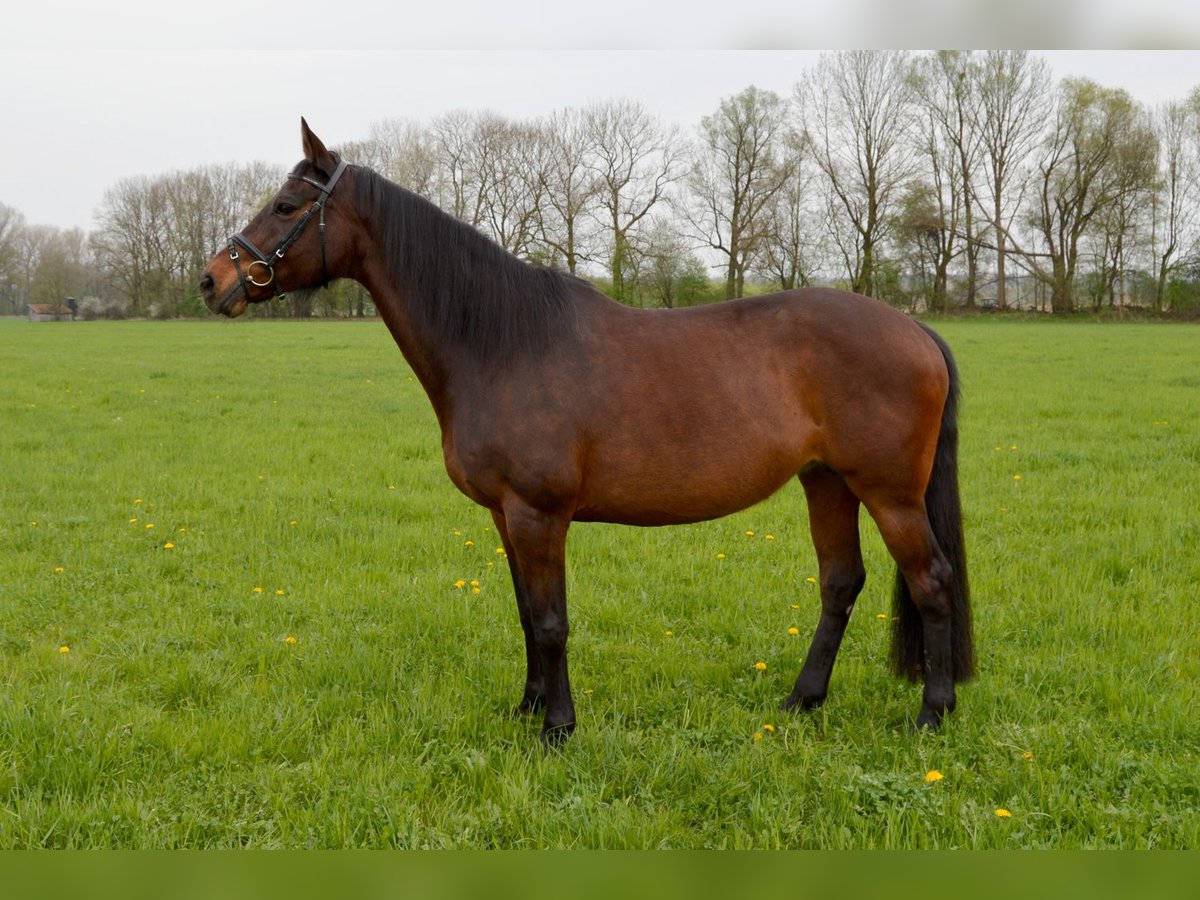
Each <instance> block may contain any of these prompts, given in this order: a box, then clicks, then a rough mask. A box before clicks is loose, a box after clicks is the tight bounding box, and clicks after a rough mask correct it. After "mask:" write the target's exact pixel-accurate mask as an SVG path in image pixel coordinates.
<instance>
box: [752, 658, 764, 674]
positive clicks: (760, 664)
mask: <svg viewBox="0 0 1200 900" xmlns="http://www.w3.org/2000/svg"><path fill="white" fill-rule="evenodd" d="M754 668H756V669H758V671H760V672H765V671H767V664H766V663H765V662H763V661H762V660H761V659H760V660H759V661H758V662H756V663H755V664H754Z"/></svg>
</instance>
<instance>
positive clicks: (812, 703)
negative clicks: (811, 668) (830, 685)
mask: <svg viewBox="0 0 1200 900" xmlns="http://www.w3.org/2000/svg"><path fill="white" fill-rule="evenodd" d="M824 702H825V696H824V695H821V696H819V697H817V696H812V697H806V696H802V695H800V696H798V695H796V694H791V695H790V696H788V698H787V699H786V700H784V701H783V702H782V703H781V704H779V708H780V709H782V710H783V711H784V712H796V711H797V710H801V711H804V712H807V711H808V710H810V709H816V708H817V707H818V706H820V705H821V704H822V703H824Z"/></svg>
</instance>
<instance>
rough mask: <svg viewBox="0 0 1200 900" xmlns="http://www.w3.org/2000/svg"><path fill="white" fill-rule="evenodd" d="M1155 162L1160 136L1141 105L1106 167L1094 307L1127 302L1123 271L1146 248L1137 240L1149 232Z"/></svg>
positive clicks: (1098, 241) (1099, 223) (1099, 216)
mask: <svg viewBox="0 0 1200 900" xmlns="http://www.w3.org/2000/svg"><path fill="white" fill-rule="evenodd" d="M1157 162H1158V138H1157V136H1156V134H1155V132H1154V130H1153V128H1152V127H1151V124H1150V120H1149V117H1148V116H1147V115H1146V113H1145V111H1144V110H1143V109H1141V108H1140V107H1139V108H1137V109H1136V110H1135V112H1134V115H1133V116H1132V117H1131V119H1130V121H1129V122H1128V123H1127V125H1126V127H1125V129H1124V130H1123V133H1122V134H1121V135H1120V139H1119V140H1118V143H1117V145H1116V147H1115V148H1114V153H1113V158H1112V161H1111V163H1110V166H1109V169H1110V173H1109V190H1110V192H1111V194H1112V199H1111V202H1110V203H1108V204H1107V205H1106V207H1105V208H1104V209H1103V210H1102V211H1101V212H1100V213H1099V214H1098V215H1097V216H1096V219H1095V223H1096V226H1097V227H1096V232H1097V233H1096V234H1095V235H1094V240H1095V244H1096V245H1097V246H1098V247H1099V248H1100V252H1099V253H1098V254H1097V257H1098V259H1097V266H1096V268H1097V272H1096V274H1097V275H1098V278H1097V279H1095V281H1096V283H1097V285H1098V286H1099V289H1098V290H1097V291H1096V292H1095V294H1094V297H1093V305H1094V306H1095V307H1097V308H1098V307H1099V305H1100V303H1101V302H1102V301H1103V299H1104V298H1107V299H1108V305H1109V306H1115V305H1119V304H1123V303H1124V301H1125V286H1126V273H1127V271H1128V268H1129V260H1130V258H1131V257H1133V256H1135V255H1136V253H1137V250H1138V249H1139V245H1142V246H1146V247H1148V246H1149V244H1148V242H1146V243H1143V242H1141V241H1140V237H1141V235H1142V234H1143V233H1148V232H1150V231H1151V230H1152V228H1153V224H1152V222H1153V220H1152V217H1151V216H1150V214H1149V213H1150V210H1151V208H1152V205H1153V198H1154V194H1155V187H1156V185H1155V182H1156V176H1157Z"/></svg>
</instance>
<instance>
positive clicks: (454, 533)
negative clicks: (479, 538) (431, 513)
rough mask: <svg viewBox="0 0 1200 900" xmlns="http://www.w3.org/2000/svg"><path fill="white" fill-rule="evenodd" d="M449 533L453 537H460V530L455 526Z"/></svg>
mask: <svg viewBox="0 0 1200 900" xmlns="http://www.w3.org/2000/svg"><path fill="white" fill-rule="evenodd" d="M451 534H453V535H454V536H455V537H462V532H461V531H459V530H458V529H457V528H455V529H454V530H453V531H452V532H451Z"/></svg>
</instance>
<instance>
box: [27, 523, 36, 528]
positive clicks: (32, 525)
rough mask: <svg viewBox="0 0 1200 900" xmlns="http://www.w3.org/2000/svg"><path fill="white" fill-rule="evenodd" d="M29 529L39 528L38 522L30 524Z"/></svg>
mask: <svg viewBox="0 0 1200 900" xmlns="http://www.w3.org/2000/svg"><path fill="white" fill-rule="evenodd" d="M29 527H30V528H37V522H30V523H29Z"/></svg>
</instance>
